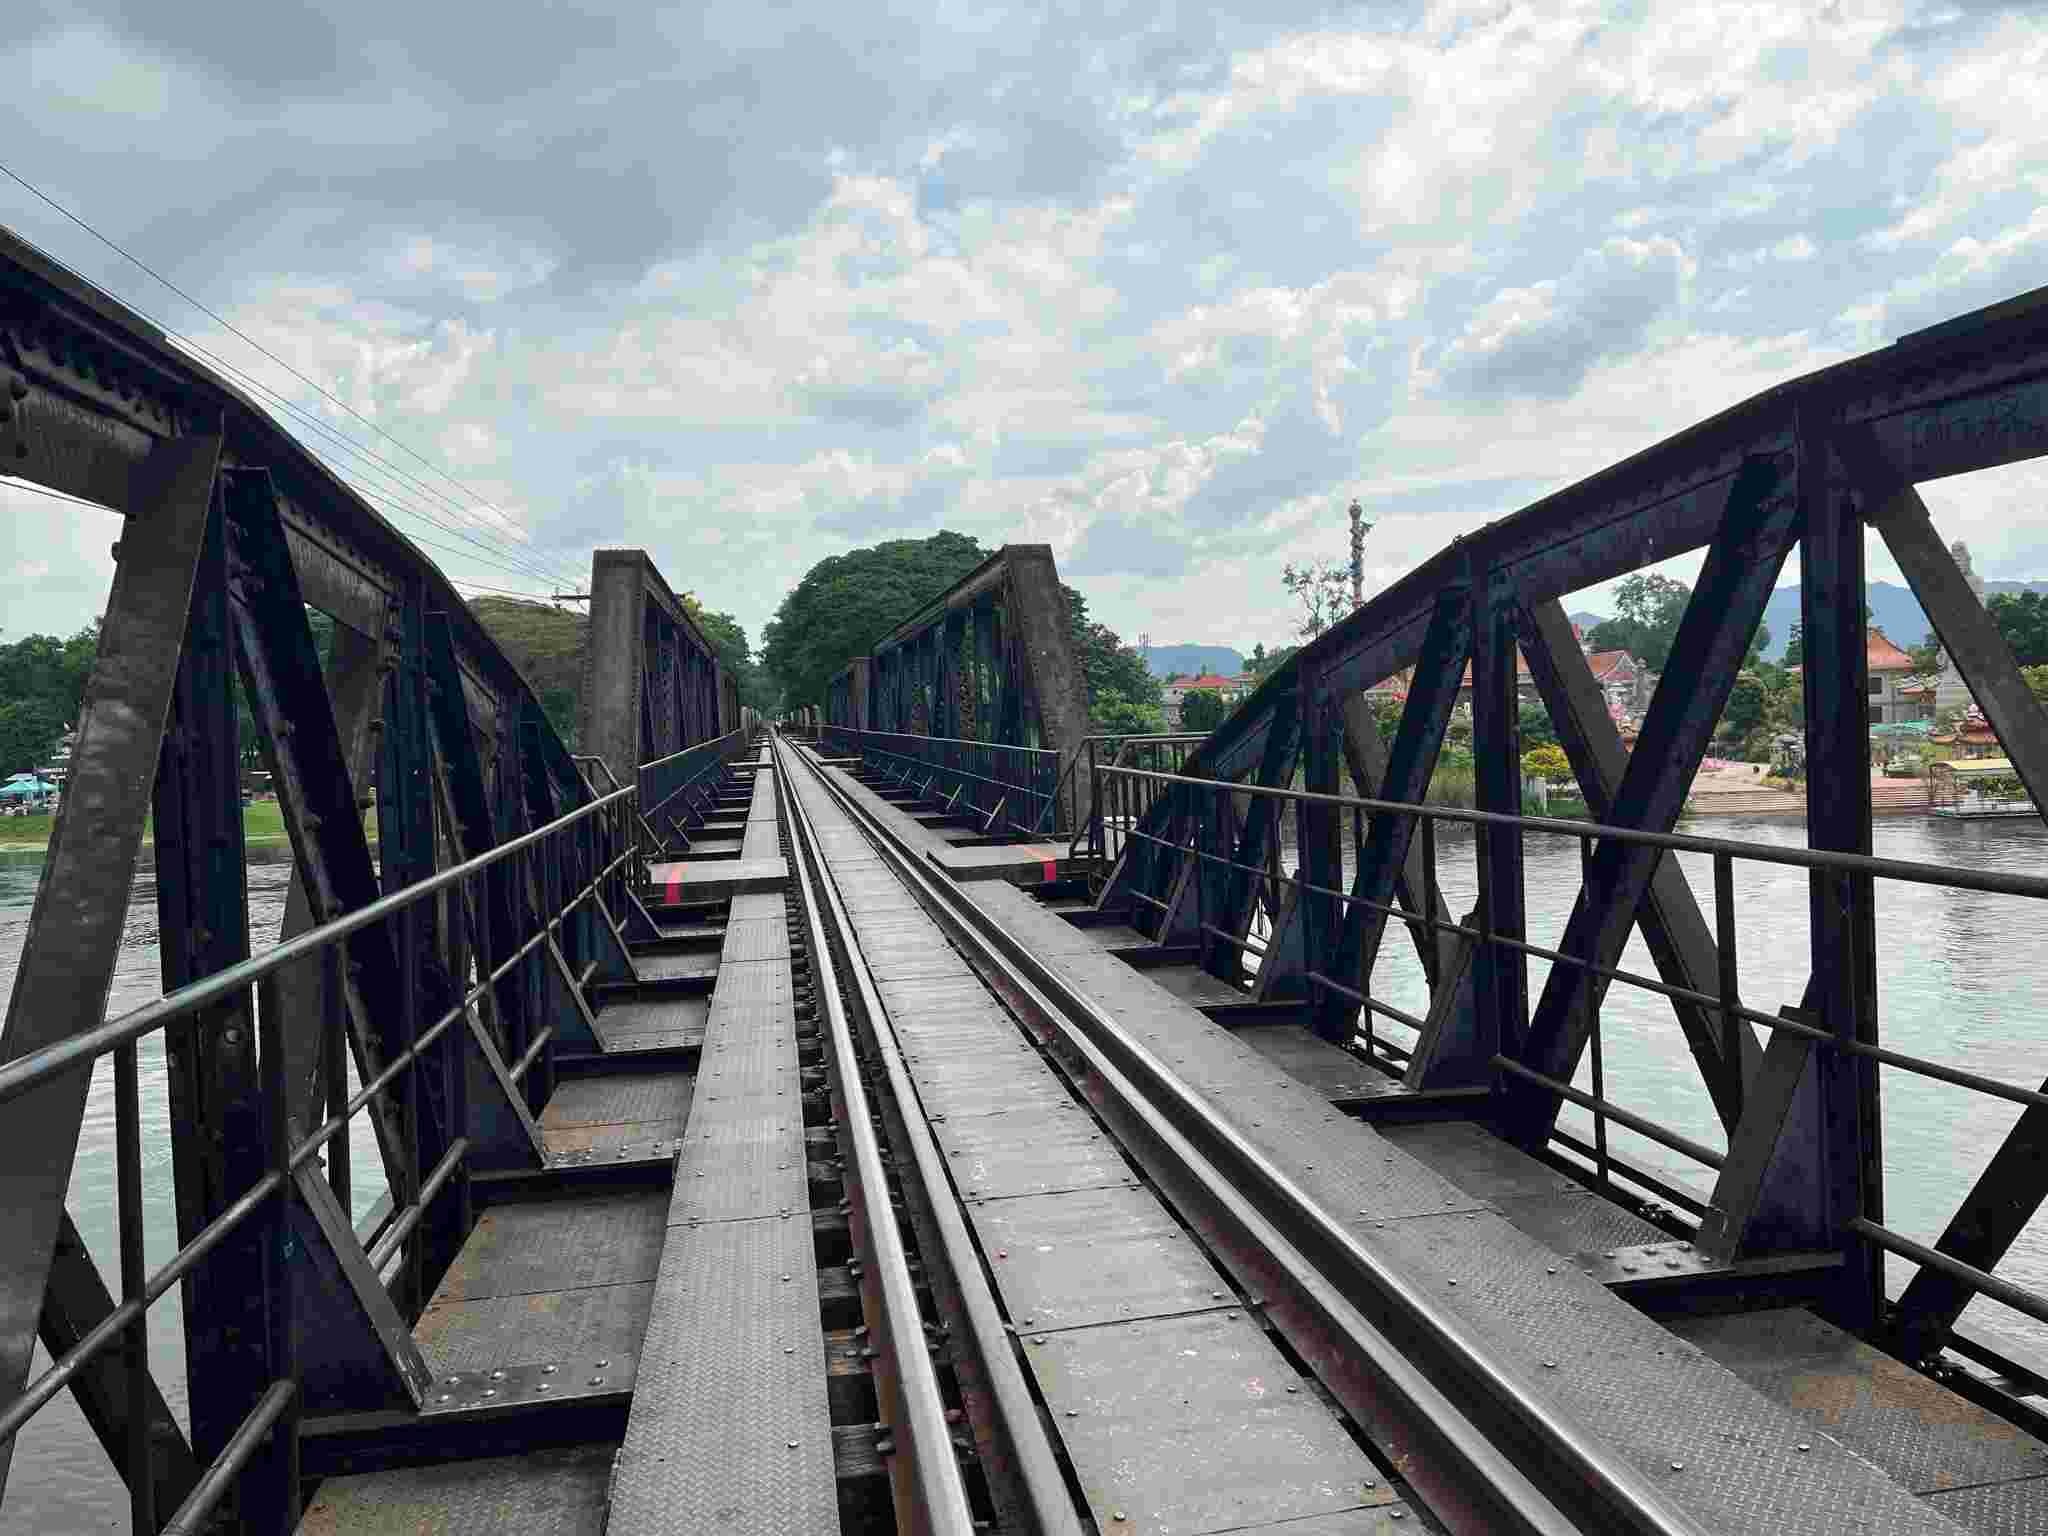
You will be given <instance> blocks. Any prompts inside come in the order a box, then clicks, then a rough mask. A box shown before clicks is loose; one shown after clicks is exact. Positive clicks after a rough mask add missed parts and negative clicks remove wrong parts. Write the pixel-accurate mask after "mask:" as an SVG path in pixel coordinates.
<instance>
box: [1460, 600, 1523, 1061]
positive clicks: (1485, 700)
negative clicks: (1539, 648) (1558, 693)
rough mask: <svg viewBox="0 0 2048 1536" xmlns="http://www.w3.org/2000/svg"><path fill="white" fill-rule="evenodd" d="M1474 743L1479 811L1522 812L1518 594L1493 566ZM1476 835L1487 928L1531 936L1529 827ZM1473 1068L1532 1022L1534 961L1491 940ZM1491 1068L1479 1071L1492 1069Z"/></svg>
mask: <svg viewBox="0 0 2048 1536" xmlns="http://www.w3.org/2000/svg"><path fill="white" fill-rule="evenodd" d="M1472 608H1473V613H1472V748H1473V753H1472V755H1473V761H1474V763H1475V764H1476V766H1477V772H1476V773H1475V775H1474V777H1475V779H1476V784H1475V789H1476V791H1477V795H1476V798H1477V800H1478V804H1479V809H1480V810H1482V811H1490V812H1492V813H1494V814H1495V815H1500V816H1519V815H1521V814H1522V729H1521V694H1520V680H1519V676H1518V673H1519V670H1520V669H1519V667H1518V666H1517V663H1516V655H1517V653H1516V650H1515V622H1514V621H1515V604H1514V595H1513V593H1512V592H1511V591H1510V590H1509V589H1508V588H1507V586H1506V584H1505V583H1504V582H1503V581H1502V580H1501V579H1500V577H1499V576H1498V575H1497V574H1496V573H1494V572H1491V571H1479V572H1475V573H1474V576H1473V583H1472ZM1483 831H1484V834H1485V835H1484V836H1483V837H1480V838H1477V839H1475V844H1476V848H1477V853H1478V860H1479V903H1480V909H1481V911H1482V912H1484V914H1485V921H1484V923H1483V928H1484V931H1485V932H1487V933H1490V934H1492V935H1493V936H1494V937H1495V938H1497V939H1511V940H1514V941H1515V942H1517V943H1519V942H1522V941H1523V940H1525V939H1526V938H1527V936H1528V935H1527V925H1526V922H1525V918H1524V910H1523V908H1524V891H1523V886H1522V852H1523V850H1522V829H1521V828H1520V827H1498V826H1492V827H1486V828H1484V829H1483ZM1472 981H1473V991H1474V1001H1475V1003H1476V1004H1477V1006H1476V1008H1475V1010H1474V1019H1475V1022H1476V1024H1477V1026H1478V1027H1477V1030H1476V1033H1475V1035H1474V1037H1473V1039H1472V1040H1471V1041H1470V1042H1469V1044H1470V1049H1471V1058H1472V1059H1471V1065H1472V1066H1473V1067H1474V1068H1480V1064H1481V1063H1488V1064H1490V1063H1491V1061H1492V1059H1493V1056H1494V1054H1495V1053H1496V1052H1498V1051H1503V1050H1505V1051H1508V1052H1513V1051H1515V1050H1517V1049H1519V1048H1520V1045H1521V1042H1522V1038H1523V1036H1524V1035H1525V1034H1526V1033H1527V1031H1528V1024H1529V963H1528V957H1527V956H1526V955H1524V954H1523V953H1522V952H1521V951H1520V950H1518V949H1510V948H1508V947H1506V946H1505V945H1502V944H1498V943H1495V944H1488V945H1486V946H1485V947H1484V948H1483V949H1482V950H1481V951H1480V952H1479V953H1478V954H1477V955H1475V956H1474V957H1473V969H1472ZM1490 1070H1491V1068H1490V1065H1489V1066H1487V1067H1485V1068H1483V1069H1481V1071H1480V1072H1479V1074H1478V1075H1481V1076H1483V1075H1488V1074H1490Z"/></svg>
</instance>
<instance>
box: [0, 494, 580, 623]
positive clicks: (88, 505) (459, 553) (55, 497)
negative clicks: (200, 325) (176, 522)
mask: <svg viewBox="0 0 2048 1536" xmlns="http://www.w3.org/2000/svg"><path fill="white" fill-rule="evenodd" d="M0 490H10V491H26V492H28V493H29V494H30V495H31V496H43V497H47V498H48V499H49V500H51V501H61V502H65V503H67V504H69V505H71V506H74V507H84V508H85V509H86V510H88V511H91V512H105V513H108V514H109V515H110V516H114V517H119V516H121V515H122V514H121V513H120V511H119V510H117V509H116V508H113V507H104V506H101V505H100V504H99V503H98V502H96V501H88V500H87V499H86V498H85V497H83V496H73V495H72V494H71V493H70V492H69V491H56V490H52V489H51V488H50V487H49V486H47V485H38V484H37V483H36V482H35V481H33V480H18V479H15V478H14V477H12V476H0ZM413 542H414V543H416V544H418V545H420V546H421V547H423V548H425V549H435V550H439V551H441V553H443V554H447V555H454V556H455V557H456V558H457V559H462V560H474V561H476V563H477V564H479V565H488V566H490V567H491V568H492V569H493V570H498V571H504V572H505V573H506V574H508V575H511V576H523V577H527V578H529V579H532V573H531V572H529V571H522V570H520V569H519V568H518V567H517V566H510V565H503V564H500V563H499V562H497V561H495V560H486V559H483V558H482V557H480V556H478V555H474V554H472V553H470V551H468V550H466V549H455V548H452V547H450V546H449V545H446V544H436V543H434V542H433V541H432V540H431V539H421V538H417V537H416V538H415V539H414V540H413ZM442 574H443V575H444V576H445V575H447V573H446V572H445V571H444V572H443V573H442ZM448 581H449V583H450V584H451V585H454V586H466V587H476V588H477V589H478V590H479V591H485V592H496V593H498V594H500V595H501V596H504V597H545V596H547V595H548V594H547V593H543V592H513V591H510V590H508V589H506V588H503V587H484V586H482V585H481V584H480V583H477V582H473V581H463V580H461V579H460V578H458V577H454V576H449V577H448Z"/></svg>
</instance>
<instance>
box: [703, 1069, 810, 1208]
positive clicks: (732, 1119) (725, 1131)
mask: <svg viewBox="0 0 2048 1536" xmlns="http://www.w3.org/2000/svg"><path fill="white" fill-rule="evenodd" d="M784 1106H786V1107H784ZM714 1108H715V1106H712V1105H708V1104H707V1105H705V1106H703V1107H702V1109H700V1111H699V1112H698V1113H697V1114H696V1115H694V1116H692V1117H691V1121H690V1129H689V1132H688V1134H687V1135H686V1136H685V1137H684V1138H683V1149H682V1155H681V1158H680V1160H679V1161H678V1162H677V1164H676V1180H675V1187H674V1189H673V1190H672V1191H671V1192H670V1195H669V1197H668V1222H669V1224H670V1225H671V1226H674V1225H675V1224H677V1223H680V1222H693V1221H742V1220H747V1219H750V1218H754V1217H762V1216H770V1217H772V1216H778V1215H780V1214H781V1213H782V1212H784V1211H792V1210H798V1211H807V1210H809V1209H810V1186H809V1184H808V1182H807V1181H808V1179H809V1173H808V1170H807V1167H806V1164H805V1159H804V1128H803V1112H802V1109H801V1107H800V1106H799V1105H798V1103H797V1101H796V1100H794V1099H789V1100H785V1101H784V1102H783V1104H782V1105H777V1104H768V1105H765V1106H764V1105H763V1104H762V1103H761V1102H760V1101H759V1100H755V1101H752V1102H751V1103H750V1104H735V1105H733V1107H732V1108H733V1112H732V1113H731V1114H722V1113H712V1112H711V1111H712V1110H714Z"/></svg>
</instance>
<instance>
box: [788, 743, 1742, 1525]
mask: <svg viewBox="0 0 2048 1536" xmlns="http://www.w3.org/2000/svg"><path fill="white" fill-rule="evenodd" d="M773 756H774V762H775V765H776V771H775V778H776V781H777V786H778V794H779V796H780V805H781V809H782V814H783V819H784V828H785V836H786V839H787V843H788V847H789V856H790V863H791V868H792V879H791V885H792V888H793V891H794V892H795V894H796V897H797V900H798V902H799V904H800V907H801V913H802V918H801V920H802V925H803V932H804V935H805V941H806V942H805V946H804V948H805V956H804V961H803V963H804V964H805V965H806V966H807V967H808V968H809V974H810V978H811V983H812V986H813V989H814V995H815V997H816V1001H817V1021H818V1028H819V1032H820V1041H821V1045H822V1047H823V1055H824V1057H825V1059H826V1061H827V1063H828V1065H829V1073H830V1078H831V1085H832V1099H833V1107H834V1118H835V1121H836V1123H837V1124H838V1125H839V1126H840V1127H841V1142H842V1145H843V1146H844V1147H845V1148H846V1151H847V1164H848V1166H847V1169H846V1191H847V1200H848V1203H849V1208H850V1211H851V1221H852V1226H853V1248H854V1252H855V1254H856V1266H857V1268H858V1269H859V1271H860V1276H859V1278H860V1284H861V1287H862V1291H863V1295H864V1297H865V1298H866V1299H867V1301H868V1302H869V1306H868V1309H867V1315H869V1316H870V1317H880V1318H881V1319H883V1322H882V1325H881V1326H880V1327H879V1328H878V1329H877V1330H876V1334H875V1336H874V1338H873V1340H872V1343H871V1346H870V1347H872V1348H873V1349H874V1350H875V1351H876V1354H875V1357H874V1359H875V1367H876V1395H877V1399H878V1408H879V1414H880V1421H881V1422H882V1424H883V1425H885V1426H886V1428H885V1430H884V1437H885V1440H886V1442H887V1443H888V1445H889V1449H890V1451H891V1456H890V1458H889V1459H890V1463H891V1465H890V1477H891V1485H892V1488H893V1490H894V1497H895V1505H896V1514H897V1516H898V1523H899V1525H900V1527H901V1528H903V1529H920V1530H930V1531H935V1532H953V1531H961V1532H965V1531H970V1530H974V1529H977V1528H993V1527H1000V1528H1002V1529H1019V1530H1042V1531H1048V1532H1070V1531H1081V1530H1089V1529H1098V1530H1102V1531H1110V1532H1124V1531H1159V1532H1168V1531H1176V1532H1177V1531H1226V1530H1230V1531H1247V1532H1249V1531H1269V1530H1270V1531H1271V1532H1273V1533H1274V1536H1290V1533H1298V1536H1324V1533H1336V1532H1344V1533H1351V1532H1362V1531H1385V1532H1389V1533H1398V1532H1401V1531H1409V1530H1416V1529H1442V1530H1446V1531H1451V1532H1460V1533H1462V1532H1480V1531H1486V1532H1500V1531H1517V1532H1530V1533H1536V1532H1542V1533H1562V1532H1567V1531H1580V1530H1629V1531H1643V1532H1659V1533H1677V1532H1687V1531H1695V1530H1701V1529H1704V1528H1705V1527H1702V1526H1701V1525H1699V1524H1697V1523H1696V1522H1694V1521H1693V1520H1692V1519H1690V1518H1688V1517H1687V1516H1686V1514H1684V1513H1683V1512H1681V1511H1680V1510H1677V1509H1675V1508H1672V1507H1670V1505H1669V1503H1668V1501H1667V1500H1666V1499H1665V1498H1664V1497H1663V1496H1662V1494H1661V1493H1660V1490H1658V1489H1657V1488H1656V1487H1655V1486H1653V1485H1652V1484H1651V1483H1650V1482H1649V1480H1648V1479H1647V1478H1646V1477H1645V1476H1644V1475H1643V1474H1642V1472H1641V1471H1640V1470H1639V1469H1638V1468H1636V1467H1634V1466H1632V1465H1629V1464H1626V1463H1623V1462H1621V1461H1620V1460H1619V1458H1618V1457H1616V1456H1614V1455H1613V1454H1612V1453H1611V1452H1609V1451H1608V1450H1607V1449H1606V1448H1605V1447H1603V1446H1602V1445H1601V1444H1600V1443H1598V1442H1597V1441H1595V1440H1593V1439H1592V1438H1591V1437H1590V1436H1587V1435H1585V1434H1582V1433H1580V1432H1578V1431H1577V1430H1576V1429H1575V1428H1574V1427H1573V1426H1572V1425H1571V1424H1569V1423H1567V1422H1564V1421H1563V1420H1562V1419H1560V1418H1559V1417H1558V1416H1557V1415H1555V1414H1554V1413H1551V1412H1548V1411H1546V1409H1545V1408H1544V1406H1543V1405H1542V1404H1540V1403H1538V1402H1535V1401H1534V1400H1533V1399H1532V1395H1531V1394H1530V1393H1529V1392H1528V1390H1527V1389H1526V1387H1525V1384H1524V1383H1521V1382H1519V1381H1517V1380H1515V1379H1514V1378H1513V1377H1512V1376H1511V1375H1510V1374H1509V1373H1507V1372H1505V1371H1503V1370H1502V1369H1501V1368H1500V1367H1499V1366H1497V1365H1496V1364H1494V1363H1492V1362H1491V1361H1490V1360H1489V1359H1488V1357H1487V1356H1486V1354H1485V1352H1484V1351H1483V1350H1481V1349H1480V1348H1479V1347H1478V1346H1477V1345H1475V1344H1474V1342H1473V1341H1472V1340H1471V1339H1469V1338H1468V1337H1466V1336H1465V1335H1464V1332H1463V1330H1462V1329H1461V1326H1460V1324H1459V1323H1458V1321H1457V1319H1456V1318H1455V1317H1454V1316H1452V1315H1451V1314H1450V1313H1448V1312H1447V1311H1446V1310H1444V1309H1442V1308H1440V1307H1438V1306H1436V1305H1435V1304H1434V1303H1433V1300H1432V1298H1430V1297H1427V1296H1424V1295H1421V1294H1419V1293H1418V1292H1417V1290H1416V1288H1415V1287H1414V1286H1413V1285H1412V1284H1411V1283H1410V1282H1408V1281H1406V1280H1404V1278H1403V1277H1401V1276H1399V1275H1397V1274H1393V1273H1391V1272H1389V1271H1388V1270H1387V1269H1386V1267H1385V1266H1383V1265H1381V1264H1380V1263H1378V1262H1377V1261H1376V1260H1375V1258H1374V1257H1373V1255H1372V1254H1370V1253H1369V1252H1367V1251H1366V1250H1365V1249H1364V1248H1363V1247H1362V1246H1361V1245H1360V1244H1359V1243H1358V1242H1357V1241H1356V1240H1355V1238H1354V1237H1353V1236H1352V1234H1351V1233H1350V1232H1349V1231H1347V1230H1346V1229H1345V1227H1344V1226H1343V1225H1342V1224H1341V1222H1340V1221H1338V1220H1337V1218H1336V1213H1333V1212H1331V1211H1328V1210H1326V1209H1324V1208H1323V1207H1322V1206H1320V1205H1319V1204H1318V1203H1317V1202H1316V1201H1315V1200H1313V1199H1312V1198H1310V1196H1309V1195H1308V1194H1307V1193H1305V1192H1304V1191H1303V1190H1301V1189H1300V1188H1298V1187H1296V1186H1295V1184H1294V1183H1293V1182H1292V1181H1291V1180H1290V1178H1289V1177H1288V1175H1287V1174H1286V1172H1285V1171H1283V1170H1282V1169H1281V1168H1279V1167H1277V1166H1275V1164H1274V1163H1273V1162H1272V1160H1270V1159H1269V1158H1267V1157H1266V1156H1265V1155H1264V1154H1262V1153H1261V1152H1260V1151H1259V1150H1258V1148H1256V1147H1255V1146H1253V1145H1252V1144H1251V1143H1250V1142H1248V1141H1247V1140H1245V1139H1244V1137H1243V1136H1242V1135H1240V1134H1238V1132H1237V1131H1236V1130H1235V1129H1234V1128H1233V1126H1232V1125H1231V1124H1230V1122H1229V1121H1228V1120H1226V1119H1225V1118H1224V1117H1222V1116H1221V1115H1219V1114H1218V1113H1217V1112H1216V1110H1215V1108H1214V1106H1213V1105H1212V1104H1211V1103H1210V1101H1209V1100H1208V1099H1207V1098H1205V1096H1204V1095H1203V1094H1202V1093H1200V1092H1199V1091H1197V1090H1196V1089H1195V1088H1194V1087H1193V1086H1191V1085H1190V1084H1189V1083H1188V1082H1186V1081H1183V1080H1182V1079H1181V1078H1180V1077H1179V1076H1178V1075H1177V1074H1176V1073H1175V1071H1174V1069H1173V1065H1172V1063H1170V1062H1168V1061H1164V1060H1161V1059H1160V1058H1159V1057H1158V1055H1157V1054H1156V1053H1154V1052H1153V1051H1151V1050H1149V1049H1148V1048H1147V1047H1146V1046H1145V1045H1144V1044H1143V1043H1142V1042H1141V1041H1140V1040H1139V1039H1138V1038H1136V1037H1135V1036H1134V1035H1133V1034H1132V1033H1130V1032H1129V1031H1127V1030H1125V1029H1124V1028H1123V1027H1122V1026H1121V1025H1120V1024H1119V1022H1118V1020H1117V1019H1116V1018H1115V1017H1114V1016H1112V1014H1111V1013H1110V1011H1109V1010H1108V1009H1106V1008H1105V1007H1104V1005H1103V1004H1102V1002H1101V1001H1099V1000H1097V999H1095V998H1092V997H1089V996H1087V995H1085V994H1082V993H1081V992H1079V991H1078V990H1077V989H1075V988H1073V987H1071V986H1068V985H1065V984H1063V982H1062V980H1061V978H1060V977H1059V976H1058V974H1056V972H1055V971H1053V970H1052V969H1051V968H1049V967H1047V966H1045V965H1043V964H1041V963H1038V961H1037V959H1036V957H1034V956H1033V955H1032V954H1031V953H1030V952H1029V951H1028V948H1027V947H1026V946H1024V945H1022V944H1020V943H1019V942H1018V941H1017V939H1016V938H1015V936H1014V935H1011V934H1008V933H1006V932H1005V931H1004V930H1003V928H1002V926H1001V924H1000V923H999V922H998V921H996V920H994V919H993V918H991V916H990V914H989V913H988V912H987V911H986V910H985V909H984V908H983V907H982V906H980V905H978V904H977V903H976V902H974V901H973V900H971V899H970V898H969V897H968V896H967V895H966V894H965V892H964V891H963V889H962V888H961V887H960V886H958V885H956V884H955V883H954V882H952V881H951V880H949V879H947V878H945V877H943V876H940V875H938V874H937V873H935V872H933V871H931V870H930V869H929V868H928V866H925V865H924V864H923V863H922V862H921V861H920V859H919V858H918V857H917V854H916V852H915V850H913V849H912V848H910V847H909V846H908V845H907V843H906V842H905V841H904V840H903V839H902V838H901V837H899V836H898V835H896V834H895V833H894V832H892V830H891V829H890V828H889V827H888V826H887V825H885V824H884V822H883V820H882V819H881V818H879V817H877V816H876V815H875V814H873V812H872V810H870V809H869V808H867V807H864V806H863V805H862V804H861V802H860V799H859V798H858V797H857V796H855V795H853V794H850V793H848V792H847V790H846V789H845V788H844V787H843V786H841V785H838V784H835V783H834V782H832V780H831V778H830V777H828V776H827V775H826V774H824V773H822V772H821V771H819V769H818V768H817V767H816V766H815V765H814V763H813V761H812V758H811V755H810V754H809V753H807V752H806V751H804V750H803V749H801V748H799V747H797V746H796V745H794V744H792V743H790V742H788V741H785V740H782V739H780V738H777V739H776V740H775V741H774V742H773ZM885 1192H886V1198H887V1199H888V1200H889V1201H890V1202H891V1206H892V1208H893V1207H894V1206H896V1205H898V1204H900V1209H901V1213H902V1217H903V1220H902V1223H901V1229H900V1231H899V1229H898V1226H897V1223H896V1222H894V1221H892V1220H889V1219H885V1218H882V1217H881V1214H880V1213H881V1211H882V1204H881V1201H882V1199H883V1198H884V1197H885ZM934 1344H936V1346H937V1347H936V1348H934V1347H932V1346H933V1345H934ZM963 1468H964V1469H965V1472H964V1473H963Z"/></svg>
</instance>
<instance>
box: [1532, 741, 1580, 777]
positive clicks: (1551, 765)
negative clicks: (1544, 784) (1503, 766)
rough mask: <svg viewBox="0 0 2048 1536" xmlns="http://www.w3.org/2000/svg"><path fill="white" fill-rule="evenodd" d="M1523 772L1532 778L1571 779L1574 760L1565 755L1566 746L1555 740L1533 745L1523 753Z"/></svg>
mask: <svg viewBox="0 0 2048 1536" xmlns="http://www.w3.org/2000/svg"><path fill="white" fill-rule="evenodd" d="M1522 774H1523V776H1524V777H1525V778H1531V779H1547V780H1556V779H1569V778H1570V777H1571V776H1572V760H1571V759H1570V758H1568V757H1566V756H1565V755H1564V748H1563V747H1560V746H1558V745H1557V744H1556V743H1555V742H1549V743H1546V744H1545V745H1543V746H1540V747H1532V748H1530V749H1529V750H1528V751H1527V752H1524V753H1523V754H1522Z"/></svg>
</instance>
